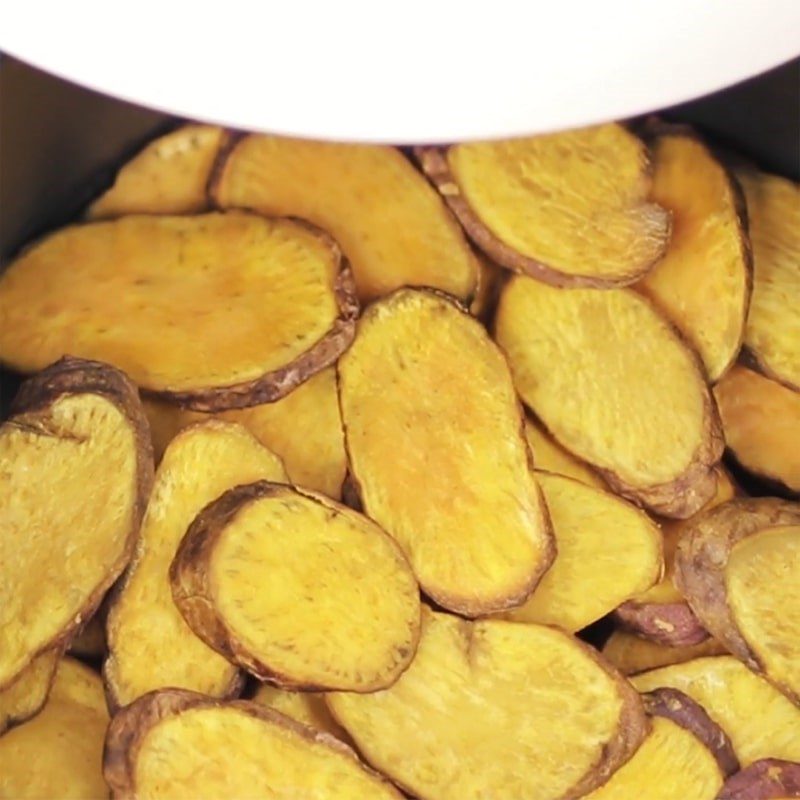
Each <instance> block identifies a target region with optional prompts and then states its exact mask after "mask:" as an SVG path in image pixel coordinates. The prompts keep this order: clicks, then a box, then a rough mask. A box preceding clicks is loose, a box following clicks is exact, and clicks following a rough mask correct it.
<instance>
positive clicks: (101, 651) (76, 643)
mask: <svg viewBox="0 0 800 800" xmlns="http://www.w3.org/2000/svg"><path fill="white" fill-rule="evenodd" d="M104 617H105V615H103V616H102V617H101V615H100V614H95V615H94V616H93V617H92V618H91V619H90V620H89V621H88V622H87V623H86V625H84V626H83V629H82V630H81V632H80V633H79V634H78V635H77V636H76V637H75V638H74V639H73V640H72V641H71V642H70V645H69V652H70V654H71V655H74V656H81V657H82V658H105V656H106V653H107V652H108V650H107V648H106V628H105V619H104Z"/></svg>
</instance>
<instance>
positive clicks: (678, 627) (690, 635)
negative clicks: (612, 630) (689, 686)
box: [613, 600, 709, 647]
mask: <svg viewBox="0 0 800 800" xmlns="http://www.w3.org/2000/svg"><path fill="white" fill-rule="evenodd" d="M613 616H614V619H616V620H617V621H618V622H619V623H620V625H621V626H622V627H623V628H624V629H625V630H627V631H630V632H631V633H635V634H637V635H638V636H641V637H642V638H643V639H648V640H649V641H651V642H657V643H658V644H663V645H666V646H667V647H688V646H691V645H695V644H700V642H704V641H705V640H706V639H708V638H709V633H708V631H707V630H706V629H705V628H704V627H703V625H702V624H701V622H700V620H699V619H698V618H697V616H696V615H695V613H694V612H693V611H692V609H691V608H689V604H688V603H686V602H675V603H640V602H637V601H636V600H628V601H627V602H625V603H623V604H622V605H621V606H619V607H618V608H617V609H615V610H614V612H613Z"/></svg>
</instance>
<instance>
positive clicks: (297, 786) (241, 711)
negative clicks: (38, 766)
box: [103, 689, 401, 800]
mask: <svg viewBox="0 0 800 800" xmlns="http://www.w3.org/2000/svg"><path fill="white" fill-rule="evenodd" d="M103 770H104V774H105V778H106V781H108V785H109V786H110V787H111V791H112V796H113V797H114V798H115V800H127V799H129V798H130V799H132V798H136V797H141V798H144V797H147V798H152V800H158V798H164V800H167V798H174V797H192V798H203V797H207V798H224V797H230V798H244V797H270V798H273V797H274V798H278V797H281V798H283V797H285V798H298V800H299V798H303V800H353V799H354V798H365V800H366V798H369V800H400V797H401V795H400V793H399V792H398V791H397V790H396V789H395V788H394V787H392V785H391V784H390V783H388V781H386V780H385V779H384V778H383V777H381V776H380V775H378V774H377V773H375V772H373V771H372V770H370V769H368V768H367V767H365V766H364V765H363V764H361V763H360V762H359V760H358V759H357V758H356V755H355V753H353V751H352V750H351V749H350V748H349V747H347V745H345V744H342V742H340V741H338V740H337V739H335V738H334V737H333V736H331V735H330V734H327V733H322V732H320V731H315V730H314V729H313V728H309V727H308V726H306V725H302V724H300V723H299V722H295V721H294V720H292V719H289V717H286V716H284V715H283V714H280V713H278V712H277V711H274V710H273V709H271V708H266V707H265V706H262V705H260V704H258V703H252V702H247V701H243V700H238V701H233V702H228V703H222V702H219V701H215V700H212V699H210V698H208V697H204V696H203V695H200V694H195V693H194V692H187V691H181V690H177V689H168V690H165V691H162V692H151V693H150V694H148V695H145V696H144V697H141V698H139V700H137V701H136V702H135V703H133V704H131V705H130V706H127V707H126V708H124V709H122V711H120V712H119V713H118V714H117V715H116V716H115V717H114V719H113V720H112V722H111V725H110V727H109V730H108V736H107V738H106V749H105V754H104V760H103Z"/></svg>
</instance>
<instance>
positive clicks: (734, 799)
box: [717, 758, 800, 800]
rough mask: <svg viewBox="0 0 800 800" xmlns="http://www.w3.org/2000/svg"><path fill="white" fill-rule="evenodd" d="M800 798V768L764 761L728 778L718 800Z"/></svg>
mask: <svg viewBox="0 0 800 800" xmlns="http://www.w3.org/2000/svg"><path fill="white" fill-rule="evenodd" d="M793 797H800V764H798V763H797V762H795V761H782V760H781V759H779V758H762V759H761V760H760V761H756V762H754V763H753V764H751V765H750V766H749V767H745V768H744V769H743V770H741V771H740V772H737V773H736V774H735V775H733V776H731V777H730V778H728V780H727V781H725V785H724V786H723V787H722V791H721V792H720V793H719V794H718V795H717V800H789V798H793Z"/></svg>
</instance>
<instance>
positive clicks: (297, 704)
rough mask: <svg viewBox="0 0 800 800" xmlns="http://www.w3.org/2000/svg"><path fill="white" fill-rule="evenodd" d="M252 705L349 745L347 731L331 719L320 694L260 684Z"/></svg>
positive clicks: (323, 697) (323, 696)
mask: <svg viewBox="0 0 800 800" xmlns="http://www.w3.org/2000/svg"><path fill="white" fill-rule="evenodd" d="M253 702H254V703H261V705H264V706H268V707H269V708H274V709H275V710H276V711H280V712H281V714H286V716H287V717H291V718H292V719H293V720H296V721H297V722H302V723H303V724H304V725H309V726H311V727H312V728H316V729H317V730H318V731H324V732H325V733H329V734H330V735H331V736H335V737H336V738H337V739H339V740H340V741H342V742H346V743H349V742H350V737H349V736H348V735H347V731H345V729H344V728H343V727H342V726H341V725H340V724H339V723H338V722H337V721H336V720H335V719H334V718H333V716H332V715H331V712H330V711H329V710H328V706H327V705H326V703H325V695H324V694H322V693H321V692H295V691H292V690H291V689H281V688H280V687H278V686H271V685H270V684H269V683H262V684H261V686H259V687H258V689H257V690H256V693H255V694H254V695H253Z"/></svg>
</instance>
